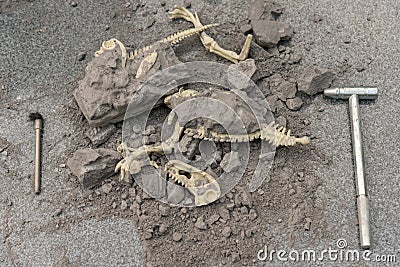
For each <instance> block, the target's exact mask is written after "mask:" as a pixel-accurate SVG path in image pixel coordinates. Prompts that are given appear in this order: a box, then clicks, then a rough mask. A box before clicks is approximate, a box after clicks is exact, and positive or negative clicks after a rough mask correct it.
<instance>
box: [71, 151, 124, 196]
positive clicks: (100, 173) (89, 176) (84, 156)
mask: <svg viewBox="0 0 400 267" xmlns="http://www.w3.org/2000/svg"><path fill="white" fill-rule="evenodd" d="M120 158H121V156H120V154H119V153H118V152H117V151H114V150H111V149H105V148H98V149H91V148H84V149H79V150H77V151H76V152H75V153H74V155H73V156H72V158H70V159H68V162H67V165H68V167H69V168H70V169H71V171H72V173H73V174H75V175H76V176H77V177H78V180H79V182H81V183H82V185H83V187H85V188H92V187H94V186H96V185H98V184H99V183H101V182H102V181H104V180H105V179H107V178H109V177H111V176H112V175H114V169H115V165H116V164H117V163H118V161H119V160H120Z"/></svg>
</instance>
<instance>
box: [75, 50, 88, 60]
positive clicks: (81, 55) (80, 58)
mask: <svg viewBox="0 0 400 267" xmlns="http://www.w3.org/2000/svg"><path fill="white" fill-rule="evenodd" d="M86 55H87V54H86V52H82V53H79V55H78V57H77V59H78V61H84V60H85V59H86Z"/></svg>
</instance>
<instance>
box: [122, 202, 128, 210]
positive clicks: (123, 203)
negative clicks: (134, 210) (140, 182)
mask: <svg viewBox="0 0 400 267" xmlns="http://www.w3.org/2000/svg"><path fill="white" fill-rule="evenodd" d="M127 208H128V203H126V201H125V200H122V201H121V210H126V209H127Z"/></svg>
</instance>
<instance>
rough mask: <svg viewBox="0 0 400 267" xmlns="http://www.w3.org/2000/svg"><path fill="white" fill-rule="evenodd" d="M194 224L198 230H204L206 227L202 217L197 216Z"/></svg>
mask: <svg viewBox="0 0 400 267" xmlns="http://www.w3.org/2000/svg"><path fill="white" fill-rule="evenodd" d="M194 226H195V227H196V228H198V229H200V230H206V229H207V224H206V223H205V222H204V220H203V217H199V218H197V221H196V223H195V224H194Z"/></svg>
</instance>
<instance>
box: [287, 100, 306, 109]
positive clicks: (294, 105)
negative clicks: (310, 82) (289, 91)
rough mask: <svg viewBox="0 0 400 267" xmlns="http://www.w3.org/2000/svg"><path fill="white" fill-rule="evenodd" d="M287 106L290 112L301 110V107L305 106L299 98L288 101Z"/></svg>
mask: <svg viewBox="0 0 400 267" xmlns="http://www.w3.org/2000/svg"><path fill="white" fill-rule="evenodd" d="M286 106H287V107H288V109H290V110H299V109H300V108H301V106H303V100H301V98H299V97H296V98H293V99H288V100H287V101H286Z"/></svg>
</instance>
